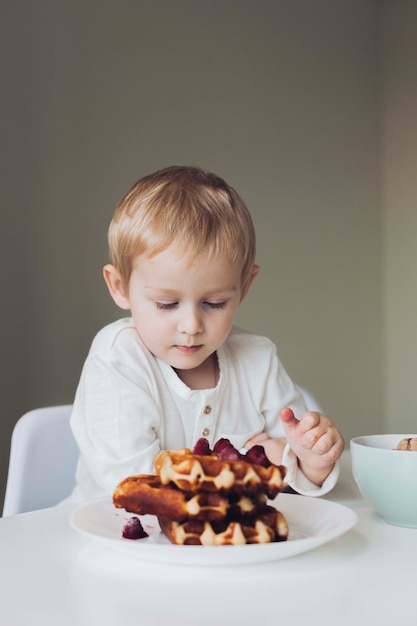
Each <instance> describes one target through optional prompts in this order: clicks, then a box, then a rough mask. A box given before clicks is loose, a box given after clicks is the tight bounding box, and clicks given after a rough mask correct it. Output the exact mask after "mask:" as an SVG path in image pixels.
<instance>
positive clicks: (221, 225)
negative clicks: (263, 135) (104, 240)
mask: <svg viewBox="0 0 417 626" xmlns="http://www.w3.org/2000/svg"><path fill="white" fill-rule="evenodd" d="M108 238H109V251H110V260H111V263H112V264H113V265H114V266H115V267H116V269H117V270H118V271H119V273H120V276H121V279H122V284H123V287H124V289H126V290H127V288H128V284H129V279H130V274H131V272H132V267H133V261H134V258H135V257H136V256H139V255H145V256H147V257H152V256H154V255H155V254H158V253H159V252H162V250H165V249H166V248H167V247H168V246H170V245H171V244H172V243H175V245H177V246H178V253H179V255H181V254H185V253H187V254H189V255H190V256H191V258H195V257H197V256H199V255H201V254H203V253H204V254H205V255H208V256H209V257H210V256H215V255H216V254H219V253H221V254H225V255H226V256H227V257H228V258H229V259H230V261H231V262H232V263H233V262H236V261H239V262H242V290H243V289H244V288H245V286H246V285H247V284H248V282H249V279H250V277H251V274H252V270H253V265H254V263H255V248H256V241H255V229H254V226H253V222H252V219H251V216H250V213H249V211H248V209H247V207H246V205H245V203H244V202H243V200H242V199H241V198H240V197H239V195H238V194H237V193H236V191H235V190H234V189H233V188H232V187H230V186H229V185H228V184H227V183H226V182H225V181H224V180H223V179H222V178H220V177H219V176H217V175H216V174H213V173H211V172H206V171H204V170H202V169H200V168H198V167H189V166H172V167H168V168H165V169H162V170H158V171H157V172H155V173H154V174H150V175H148V176H145V177H143V178H141V179H140V180H138V181H137V182H136V183H135V184H134V185H133V187H132V188H131V189H130V190H129V191H128V192H127V194H126V195H125V196H124V197H123V198H122V199H121V200H120V202H119V204H118V205H117V208H116V211H115V213H114V216H113V219H112V221H111V224H110V227H109V233H108Z"/></svg>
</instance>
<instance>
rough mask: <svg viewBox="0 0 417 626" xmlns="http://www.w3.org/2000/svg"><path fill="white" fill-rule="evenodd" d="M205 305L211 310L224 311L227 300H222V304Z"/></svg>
mask: <svg viewBox="0 0 417 626" xmlns="http://www.w3.org/2000/svg"><path fill="white" fill-rule="evenodd" d="M204 304H205V305H206V306H208V307H209V308H210V309H224V307H225V306H226V300H222V301H221V302H204Z"/></svg>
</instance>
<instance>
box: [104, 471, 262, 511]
mask: <svg viewBox="0 0 417 626" xmlns="http://www.w3.org/2000/svg"><path fill="white" fill-rule="evenodd" d="M113 503H114V505H115V506H116V507H117V508H123V509H125V510H126V511H128V512H129V513H136V514H137V515H145V514H149V515H156V516H157V517H163V518H166V519H170V520H173V521H176V522H182V521H184V520H186V519H187V518H190V519H196V520H203V521H219V520H223V519H225V518H226V517H227V516H229V517H230V516H237V515H242V516H249V515H254V514H255V513H256V512H257V511H258V510H259V508H260V507H262V506H264V504H265V498H264V497H263V496H262V494H261V495H259V496H256V497H255V496H253V497H249V496H245V495H243V494H233V496H232V497H230V498H228V497H227V496H225V495H222V494H221V493H219V492H214V491H199V492H198V493H190V492H184V491H181V490H179V489H178V488H177V487H175V486H173V485H162V484H161V481H160V479H159V477H158V476H157V475H156V474H138V475H137V476H129V477H128V478H125V479H124V480H123V481H122V482H121V483H119V485H118V486H117V487H116V490H115V492H114V494H113Z"/></svg>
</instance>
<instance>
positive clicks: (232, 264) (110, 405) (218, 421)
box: [71, 166, 344, 499]
mask: <svg viewBox="0 0 417 626" xmlns="http://www.w3.org/2000/svg"><path fill="white" fill-rule="evenodd" d="M109 247H110V257H111V264H108V265H106V266H105V267H104V278H105V281H106V283H107V286H108V288H109V291H110V294H111V296H112V298H113V299H114V301H115V303H116V304H117V305H118V306H119V307H120V308H121V309H124V310H130V312H131V317H129V318H125V319H121V320H119V321H117V322H115V323H113V324H110V325H109V326H106V327H105V328H104V329H102V330H101V331H100V332H99V333H98V335H97V336H96V338H95V340H94V342H93V344H92V347H91V350H90V353H89V355H88V357H87V360H86V363H85V365H84V368H83V372H82V375H81V380H80V383H79V386H78V389H77V393H76V398H75V401H74V409H73V413H72V417H71V426H72V430H73V433H74V436H75V439H76V441H77V443H78V446H79V448H80V460H79V464H78V469H77V487H76V488H75V491H74V494H73V496H74V497H76V498H78V499H79V498H82V499H87V498H88V499H91V498H95V497H100V496H104V495H109V494H112V493H113V491H114V489H115V487H116V485H117V484H118V482H119V481H121V480H122V479H123V478H125V477H127V476H128V475H132V474H139V473H152V472H153V471H154V467H153V460H154V458H155V456H156V454H157V453H158V452H159V450H161V449H176V448H184V447H189V448H193V446H194V444H195V442H196V441H197V440H198V439H199V438H200V437H206V438H207V439H208V441H209V443H210V445H211V446H213V445H214V443H215V442H216V441H217V440H218V439H220V438H221V437H226V438H228V439H230V441H231V442H232V444H233V445H234V446H235V447H236V448H238V449H241V448H243V447H244V448H247V449H248V448H250V447H252V446H253V445H255V444H257V443H261V444H262V445H263V446H264V448H265V451H266V454H267V455H268V456H269V458H270V460H271V461H273V462H275V463H283V464H284V465H286V466H287V482H288V484H289V485H290V486H291V487H292V488H294V489H295V490H296V491H297V492H299V493H303V494H309V495H322V494H323V493H327V492H328V491H329V490H330V489H331V488H332V487H333V486H334V484H335V482H336V480H337V475H338V467H337V463H336V461H337V459H338V458H339V457H340V455H341V453H342V450H343V447H344V442H343V438H342V436H341V435H340V433H339V432H338V430H337V429H336V428H335V427H334V426H333V424H332V423H331V422H330V421H329V420H328V419H327V418H326V417H325V416H324V415H321V414H320V413H317V412H306V407H305V404H304V401H303V399H302V397H301V395H300V394H299V392H298V391H297V390H296V388H295V387H294V385H293V383H292V382H291V380H290V379H289V377H288V375H287V374H286V372H285V370H284V368H283V366H282V364H281V363H280V361H279V359H278V357H277V355H276V351H275V347H274V346H273V344H272V343H271V342H270V341H269V340H268V339H266V338H264V337H259V336H256V335H253V334H251V333H247V332H245V331H243V330H241V329H238V328H235V327H234V326H233V320H234V317H235V314H236V312H237V309H238V307H239V304H240V302H241V301H242V300H243V298H244V297H245V296H246V294H247V293H248V291H249V289H250V286H251V284H252V282H253V280H254V279H255V277H256V275H257V273H258V271H259V267H258V266H257V265H256V264H255V233H254V228H253V224H252V220H251V217H250V214H249V212H248V210H247V208H246V206H245V204H244V203H243V201H242V200H241V198H240V197H239V196H238V194H237V193H236V192H235V190H234V189H232V188H231V187H229V186H228V185H227V184H226V182H225V181H224V180H222V179H221V178H219V177H218V176H216V175H214V174H212V173H209V172H205V171H203V170H201V169H199V168H195V167H185V166H184V167H183V166H174V167H169V168H166V169H163V170H160V171H158V172H156V173H154V174H151V175H149V176H146V177H144V178H142V179H140V180H139V181H138V182H137V183H136V184H135V185H134V186H133V187H132V189H131V190H130V191H129V192H128V193H127V194H126V195H125V196H124V198H122V200H121V201H120V203H119V205H118V207H117V209H116V211H115V214H114V216H113V220H112V222H111V224H110V228H109ZM295 415H297V416H299V417H300V420H299V421H298V419H297V418H296V417H295Z"/></svg>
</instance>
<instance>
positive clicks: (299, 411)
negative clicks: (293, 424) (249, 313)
mask: <svg viewBox="0 0 417 626" xmlns="http://www.w3.org/2000/svg"><path fill="white" fill-rule="evenodd" d="M285 407H289V408H291V409H292V410H293V411H294V415H295V416H296V417H297V418H300V417H301V415H303V414H304V413H305V412H306V411H307V406H306V404H305V401H304V398H303V396H302V395H301V392H300V391H299V390H298V389H297V387H296V386H295V385H294V383H293V382H292V380H291V378H290V377H289V376H288V374H287V372H286V370H285V368H284V366H283V365H282V363H281V361H280V360H279V358H278V355H277V354H276V350H275V347H274V349H273V350H272V352H271V355H270V365H269V375H268V377H267V384H266V387H265V394H264V400H263V414H264V416H265V430H266V432H267V433H268V435H269V436H270V437H273V438H279V437H285V431H284V428H283V426H282V422H281V418H280V412H281V410H282V409H284V408H285ZM282 464H283V465H285V466H286V468H287V475H286V482H287V483H288V485H289V486H290V487H291V488H292V489H294V491H296V492H297V493H299V494H302V495H308V496H322V495H324V494H326V493H328V492H329V491H331V489H333V487H334V486H335V484H336V482H337V480H338V477H339V464H338V463H336V464H335V467H334V468H333V470H332V471H331V473H330V474H329V476H328V477H327V478H326V480H325V481H324V482H323V484H322V485H321V487H319V486H317V485H315V484H314V483H312V482H311V481H310V480H309V479H308V478H307V477H306V476H305V475H304V474H303V472H302V471H301V470H300V468H299V467H298V459H297V456H296V455H295V453H294V452H293V451H292V450H291V448H290V446H289V445H288V444H287V445H286V446H285V449H284V453H283V458H282Z"/></svg>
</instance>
